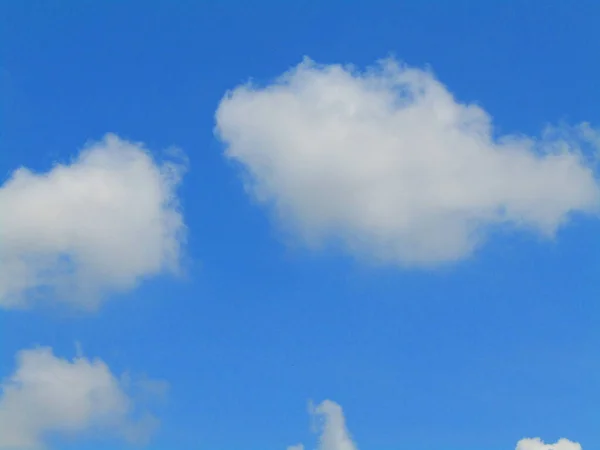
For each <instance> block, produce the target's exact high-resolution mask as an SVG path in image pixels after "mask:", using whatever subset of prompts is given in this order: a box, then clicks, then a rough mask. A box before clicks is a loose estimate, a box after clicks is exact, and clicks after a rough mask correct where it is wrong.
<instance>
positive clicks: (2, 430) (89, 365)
mask: <svg viewBox="0 0 600 450" xmlns="http://www.w3.org/2000/svg"><path fill="white" fill-rule="evenodd" d="M127 386H131V382H130V381H122V380H119V379H117V378H116V377H115V376H114V375H113V374H112V373H111V371H110V369H109V368H108V366H107V365H106V364H105V363H104V362H102V361H100V360H93V361H91V360H88V359H86V358H84V357H81V356H80V357H77V358H76V359H74V360H73V361H71V362H70V361H67V360H65V359H60V358H58V357H56V356H54V354H53V353H52V350H51V349H50V348H37V349H33V350H24V351H21V352H20V353H19V354H18V356H17V368H16V370H15V372H14V374H13V375H11V376H10V377H8V378H7V379H5V380H4V382H3V383H2V385H1V389H2V391H1V395H0V449H7V450H17V449H18V450H37V449H42V448H45V445H44V444H45V441H46V439H47V438H50V437H52V436H56V435H63V436H68V437H74V436H78V435H81V434H84V433H89V432H94V431H96V432H103V433H109V434H113V435H115V436H120V437H123V438H126V439H127V440H130V441H136V442H139V441H143V440H145V439H146V438H148V437H149V434H151V432H152V431H153V429H154V428H155V427H156V426H157V424H158V422H157V420H156V419H155V418H154V417H153V416H150V415H142V416H141V419H138V420H134V419H133V414H134V412H135V411H134V402H133V399H132V398H131V397H130V396H129V395H128V394H127V392H126V389H125V388H126V387H127Z"/></svg>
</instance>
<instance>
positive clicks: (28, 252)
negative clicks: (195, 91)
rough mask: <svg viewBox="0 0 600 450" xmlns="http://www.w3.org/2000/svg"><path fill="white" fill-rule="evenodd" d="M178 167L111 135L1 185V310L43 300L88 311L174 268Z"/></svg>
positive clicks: (179, 237) (179, 233) (178, 237)
mask: <svg viewBox="0 0 600 450" xmlns="http://www.w3.org/2000/svg"><path fill="white" fill-rule="evenodd" d="M182 169H183V166H181V165H179V164H176V163H173V162H169V163H165V164H162V165H159V164H157V163H156V162H155V161H154V160H153V159H152V157H151V156H150V154H149V153H148V152H147V151H146V150H145V148H144V147H143V146H142V145H141V144H137V143H132V142H128V141H125V140H122V139H120V138H119V137H117V136H115V135H110V134H109V135H107V136H106V137H105V138H104V139H103V140H101V141H99V142H95V143H92V144H90V145H88V146H87V147H86V148H85V149H84V150H83V151H82V152H81V154H80V155H79V156H78V158H77V159H76V160H74V161H73V162H72V164H70V165H56V166H55V167H54V168H53V169H52V170H50V171H49V172H47V173H40V174H36V173H33V172H31V171H30V170H28V169H26V168H20V169H18V170H16V171H15V172H14V173H13V174H12V176H11V177H10V179H9V180H8V181H6V183H4V185H3V186H1V187H0V267H1V268H2V270H0V307H5V308H6V307H20V306H23V305H25V304H27V303H29V301H31V300H33V299H36V298H38V297H41V296H44V295H48V294H50V296H51V297H52V298H54V299H56V300H58V301H64V302H69V303H71V304H76V305H78V306H80V307H87V308H93V307H95V306H97V304H98V302H99V301H100V300H101V299H102V298H104V294H106V293H108V292H110V291H124V290H127V289H130V288H132V287H133V286H135V285H136V283H137V282H138V281H139V280H140V279H142V278H144V277H148V276H152V275H156V274H158V273H161V272H163V271H168V270H175V269H177V267H178V263H179V259H180V252H181V245H182V241H183V239H184V231H185V225H184V221H183V217H182V215H181V213H180V212H179V209H178V201H177V197H176V193H175V190H176V188H177V186H178V184H179V182H180V178H181V175H182Z"/></svg>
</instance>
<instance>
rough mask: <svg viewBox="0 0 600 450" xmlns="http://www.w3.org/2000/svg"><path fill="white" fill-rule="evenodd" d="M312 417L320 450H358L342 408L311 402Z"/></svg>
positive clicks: (526, 444) (559, 448) (544, 448)
mask: <svg viewBox="0 0 600 450" xmlns="http://www.w3.org/2000/svg"><path fill="white" fill-rule="evenodd" d="M309 413H310V415H311V417H314V418H315V419H317V420H318V426H316V427H315V428H314V429H313V432H317V433H319V434H320V435H319V447H318V450H358V447H357V446H356V444H355V443H354V441H353V439H352V436H351V435H350V433H349V431H348V429H347V428H346V419H345V417H344V411H343V410H342V407H341V406H340V405H339V404H337V403H336V402H333V401H331V400H325V401H324V402H322V403H321V404H319V405H317V406H314V405H313V404H312V402H309ZM287 450H304V446H303V445H302V444H297V445H294V446H290V447H288V448H287ZM515 450H582V447H581V444H578V443H577V442H572V441H569V440H568V439H559V440H558V441H557V442H556V443H554V444H545V443H544V442H543V441H542V440H541V439H540V438H534V439H531V438H527V439H521V440H520V441H519V442H518V443H517V446H516V448H515Z"/></svg>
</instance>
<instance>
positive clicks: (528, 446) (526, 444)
mask: <svg viewBox="0 0 600 450" xmlns="http://www.w3.org/2000/svg"><path fill="white" fill-rule="evenodd" d="M516 450H581V444H578V443H577V442H571V441H569V440H568V439H559V440H558V442H556V443H554V444H544V441H542V440H541V439H540V438H535V439H522V440H520V441H519V442H518V443H517V448H516Z"/></svg>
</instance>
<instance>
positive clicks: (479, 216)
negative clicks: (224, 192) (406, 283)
mask: <svg viewBox="0 0 600 450" xmlns="http://www.w3.org/2000/svg"><path fill="white" fill-rule="evenodd" d="M562 131H565V130H562ZM215 132H216V134H217V135H218V137H219V138H220V139H221V140H222V141H223V142H224V143H225V145H226V155H227V157H228V158H230V159H232V160H234V161H236V162H238V163H241V165H242V167H243V168H244V169H245V172H246V176H247V178H246V181H247V188H248V190H249V191H250V192H251V194H252V195H253V197H254V198H255V199H257V200H258V201H259V202H262V203H266V204H270V205H272V206H273V207H274V210H275V212H276V214H277V216H278V218H279V219H280V220H281V221H282V222H283V223H284V224H285V225H286V226H287V227H288V231H292V232H293V233H297V234H298V235H300V236H301V237H302V238H303V240H304V241H305V242H307V243H309V244H311V245H314V244H321V243H322V242H323V241H326V240H333V241H337V242H338V243H343V244H345V246H346V247H347V248H349V250H350V251H352V252H354V253H356V254H360V255H363V256H367V257H370V258H375V259H379V260H384V261H391V262H394V263H399V264H403V265H420V266H423V265H431V264H437V263H442V262H449V261H454V260H458V259H461V258H464V257H466V256H468V255H470V254H471V253H472V252H473V251H474V250H475V249H476V248H477V247H478V245H479V244H481V243H482V242H483V241H484V239H485V235H486V232H488V231H489V230H490V228H497V227H498V226H506V225H508V226H511V227H513V228H522V229H529V230H534V231H537V232H539V233H541V234H542V235H545V236H552V235H553V234H554V233H555V232H556V230H557V229H558V228H559V227H560V226H561V225H562V224H564V223H565V222H566V221H567V220H568V218H569V216H570V215H571V213H574V212H584V213H587V212H592V211H593V212H595V211H596V210H597V209H598V204H599V201H600V189H599V186H598V183H597V181H596V179H595V177H594V174H593V173H592V170H591V169H590V167H589V166H588V165H587V164H586V163H585V161H584V158H583V157H582V155H581V152H580V151H579V150H580V149H579V146H580V144H581V143H582V142H587V143H588V144H592V145H593V144H595V143H597V134H596V133H595V132H594V131H593V130H592V129H591V128H590V127H589V126H587V125H583V126H578V127H573V128H571V129H569V130H568V131H567V133H564V132H561V133H548V134H545V135H544V137H542V138H541V139H537V140H536V139H531V138H527V137H523V136H501V137H497V136H495V134H494V132H493V129H492V125H491V119H490V116H489V115H488V114H487V113H486V112H485V111H484V110H483V109H482V108H480V107H478V106H477V105H474V104H462V103H459V102H458V101H457V100H456V99H455V98H454V97H453V96H452V94H451V93H450V92H449V91H448V90H447V89H446V87H445V86H444V85H443V84H442V83H440V82H439V81H438V80H436V79H435V78H434V76H433V75H432V74H431V73H430V72H428V71H423V70H419V69H416V68H409V67H405V66H401V65H399V64H397V63H396V62H394V61H393V60H387V61H384V62H382V63H381V64H380V65H379V66H377V67H375V68H372V69H369V70H367V71H365V72H358V71H356V70H353V69H351V68H347V67H342V66H339V65H317V64H315V63H313V62H312V61H310V60H308V59H307V60H305V61H304V62H302V63H301V64H299V65H298V66H297V67H295V68H293V69H291V70H290V71H289V72H287V73H285V74H284V75H282V76H281V77H279V78H278V79H277V80H275V81H274V82H273V83H272V84H269V85H267V86H264V87H256V86H252V85H243V86H238V87H237V88H235V89H233V90H232V91H230V92H229V93H228V94H227V95H226V96H225V97H224V98H223V99H222V101H221V103H220V105H219V108H218V110H217V112H216V130H215Z"/></svg>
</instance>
